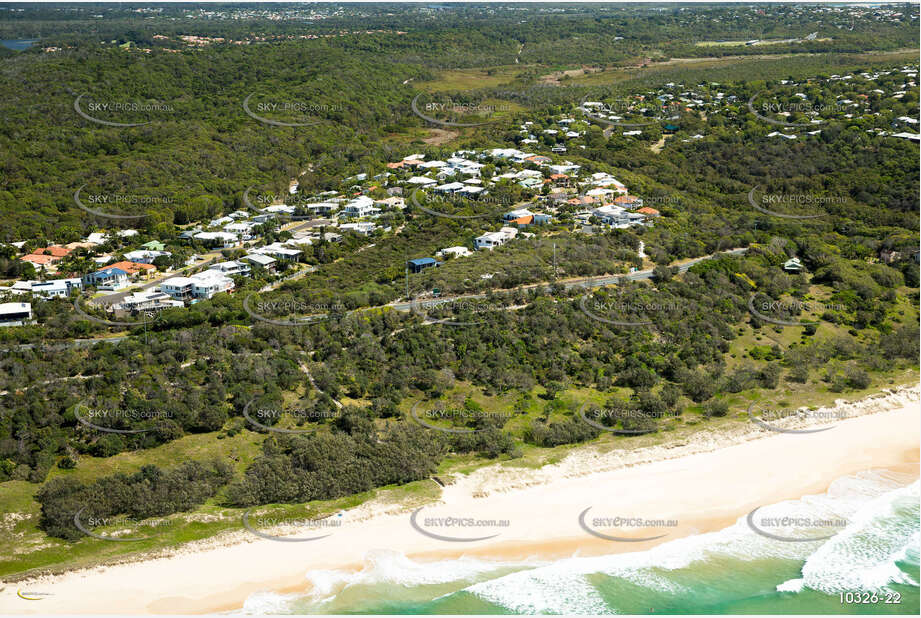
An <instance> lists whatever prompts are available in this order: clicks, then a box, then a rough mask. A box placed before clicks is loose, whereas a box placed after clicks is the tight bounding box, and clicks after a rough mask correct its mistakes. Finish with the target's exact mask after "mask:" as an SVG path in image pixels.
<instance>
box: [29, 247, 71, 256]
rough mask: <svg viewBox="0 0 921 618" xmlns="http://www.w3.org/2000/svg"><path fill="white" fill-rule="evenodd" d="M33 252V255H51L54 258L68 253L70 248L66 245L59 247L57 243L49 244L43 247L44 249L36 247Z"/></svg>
mask: <svg viewBox="0 0 921 618" xmlns="http://www.w3.org/2000/svg"><path fill="white" fill-rule="evenodd" d="M33 253H34V254H35V255H51V256H54V257H56V258H62V257H64V256H65V255H67V254H68V253H70V249H68V248H67V247H59V246H58V245H51V246H49V247H45V248H44V249H36V250H35V251H34V252H33Z"/></svg>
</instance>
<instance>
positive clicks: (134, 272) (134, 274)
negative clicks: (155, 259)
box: [109, 260, 157, 279]
mask: <svg viewBox="0 0 921 618" xmlns="http://www.w3.org/2000/svg"><path fill="white" fill-rule="evenodd" d="M109 268H119V269H121V270H123V271H125V272H126V273H128V277H129V278H132V279H134V278H142V279H147V278H148V277H150V275H152V274H153V273H155V272H157V267H156V266H154V265H153V264H145V263H143V262H129V261H127V260H124V261H121V262H115V263H114V264H111V265H109Z"/></svg>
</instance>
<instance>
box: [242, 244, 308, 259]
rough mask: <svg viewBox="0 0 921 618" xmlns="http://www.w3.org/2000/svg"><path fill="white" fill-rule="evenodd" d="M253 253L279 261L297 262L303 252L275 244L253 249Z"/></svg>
mask: <svg viewBox="0 0 921 618" xmlns="http://www.w3.org/2000/svg"><path fill="white" fill-rule="evenodd" d="M252 253H258V254H261V255H269V256H271V257H274V258H275V259H279V260H296V259H298V256H300V255H301V253H302V251H301V250H300V249H292V248H291V247H286V246H285V245H283V244H282V243H280V242H273V243H272V244H271V245H266V246H264V247H257V248H255V249H253V250H252Z"/></svg>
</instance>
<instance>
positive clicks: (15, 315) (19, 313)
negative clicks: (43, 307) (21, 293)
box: [0, 303, 32, 326]
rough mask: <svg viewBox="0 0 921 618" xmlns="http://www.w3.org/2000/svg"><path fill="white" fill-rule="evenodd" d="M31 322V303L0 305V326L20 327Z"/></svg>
mask: <svg viewBox="0 0 921 618" xmlns="http://www.w3.org/2000/svg"><path fill="white" fill-rule="evenodd" d="M31 321H32V304H31V303H0V326H22V325H23V324H28V323H29V322H31Z"/></svg>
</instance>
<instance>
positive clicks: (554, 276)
mask: <svg viewBox="0 0 921 618" xmlns="http://www.w3.org/2000/svg"><path fill="white" fill-rule="evenodd" d="M553 278H554V279H556V243H553Z"/></svg>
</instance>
